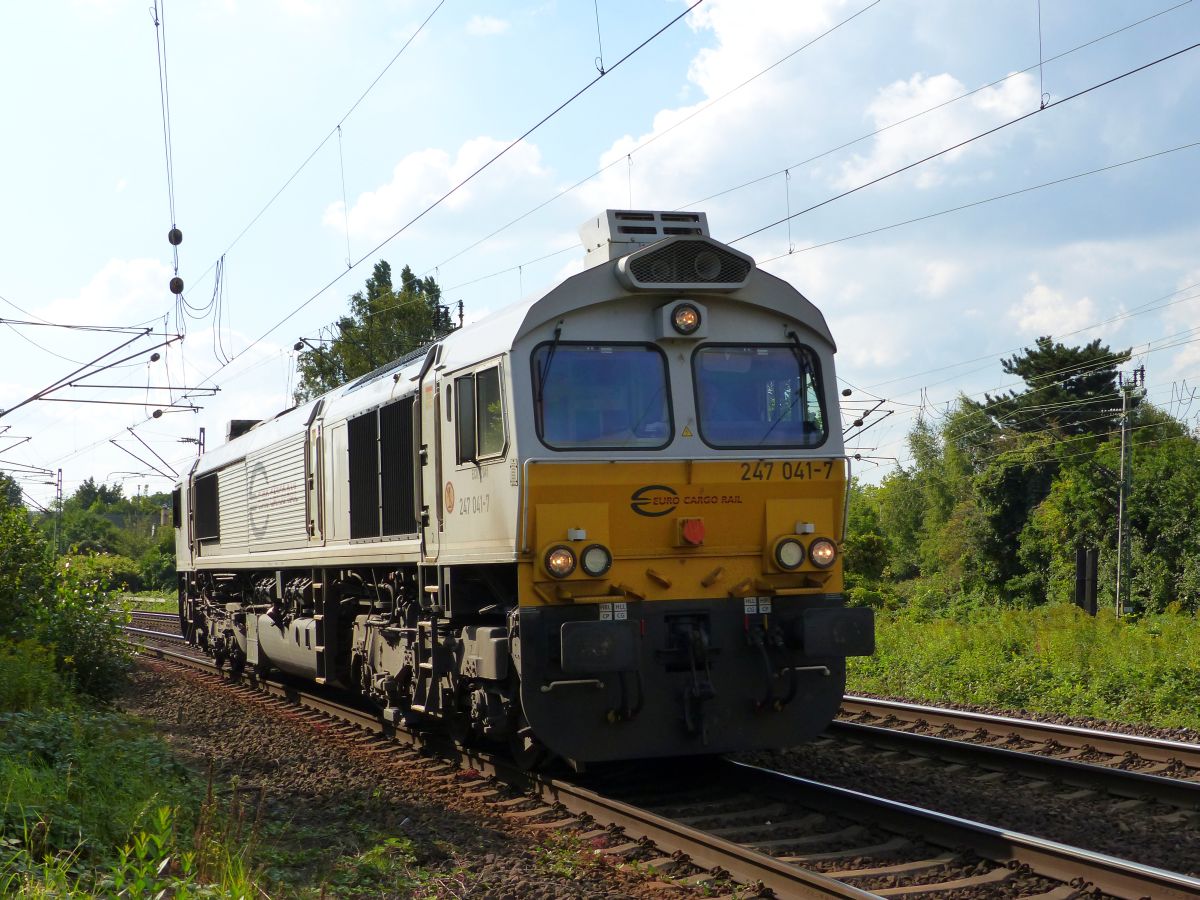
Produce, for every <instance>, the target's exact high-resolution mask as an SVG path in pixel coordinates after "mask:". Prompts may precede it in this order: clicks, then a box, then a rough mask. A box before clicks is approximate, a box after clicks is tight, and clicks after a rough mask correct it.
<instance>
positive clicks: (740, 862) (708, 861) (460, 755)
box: [146, 647, 877, 900]
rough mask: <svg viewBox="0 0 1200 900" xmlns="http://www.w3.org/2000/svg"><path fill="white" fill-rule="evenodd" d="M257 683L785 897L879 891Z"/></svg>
mask: <svg viewBox="0 0 1200 900" xmlns="http://www.w3.org/2000/svg"><path fill="white" fill-rule="evenodd" d="M146 652H147V653H148V654H149V655H152V656H156V657H159V658H161V659H167V660H170V661H173V662H178V663H181V664H183V665H186V666H189V667H192V668H196V669H200V670H202V671H207V672H210V673H213V672H217V671H219V670H218V669H217V667H216V665H215V664H214V663H212V662H211V661H209V660H207V659H201V658H198V657H194V656H187V655H185V654H181V653H176V652H173V651H171V650H166V649H164V648H161V647H148V648H146ZM256 686H257V688H258V689H260V690H262V691H264V692H265V693H267V694H269V695H271V696H275V697H280V698H283V699H286V700H288V701H290V702H292V703H294V704H296V705H298V706H301V707H304V708H306V709H311V710H313V711H315V712H319V713H325V714H327V715H333V716H336V717H337V718H339V719H342V720H343V721H345V722H348V723H350V724H352V725H356V726H358V727H360V728H362V729H364V730H365V731H367V732H369V733H371V734H377V735H382V736H385V737H388V738H392V739H394V740H396V741H397V742H398V743H399V744H401V745H405V746H408V747H410V748H413V749H416V750H427V751H430V752H432V753H435V754H437V755H439V756H442V757H444V758H449V759H450V760H451V761H453V762H454V763H456V764H457V765H459V766H460V767H462V768H465V769H474V770H476V771H478V772H479V773H480V774H481V775H484V776H489V777H492V778H494V779H496V780H497V781H500V782H503V783H504V784H506V785H509V786H510V787H513V788H515V789H516V790H518V791H521V792H523V793H526V794H528V795H529V796H530V797H531V798H536V799H537V800H540V801H541V802H543V803H546V804H561V806H562V807H564V808H565V809H567V810H568V811H569V812H571V813H573V814H575V815H588V816H591V817H592V818H593V819H595V820H596V821H597V822H602V823H604V824H605V825H607V826H614V827H619V828H623V829H625V830H626V831H627V832H629V833H630V834H633V835H637V836H639V837H642V838H645V839H648V840H651V841H654V842H655V843H659V844H661V845H662V846H663V847H667V848H670V849H671V850H673V851H678V852H682V853H685V854H687V856H688V857H690V858H691V860H692V861H693V863H694V864H695V865H697V866H699V867H701V868H706V869H713V870H720V871H724V872H727V873H729V874H730V875H731V876H732V877H733V878H735V879H737V880H738V881H742V882H746V883H754V882H761V883H762V884H763V886H764V887H768V888H771V889H772V890H774V891H776V892H777V893H778V894H779V895H780V896H784V897H814V898H815V897H838V898H848V900H866V898H873V897H876V896H877V895H876V894H872V893H871V892H869V891H863V890H860V889H859V888H855V887H853V886H851V885H848V884H844V883H843V882H840V881H836V880H834V879H832V878H827V877H825V876H824V875H821V874H819V873H817V872H811V871H808V870H805V869H801V868H798V867H796V866H792V865H789V864H788V863H784V862H781V861H779V860H777V859H775V858H773V857H771V856H768V855H767V854H765V853H760V852H758V851H756V850H752V849H750V848H748V847H744V846H742V845H739V844H735V843H733V842H732V841H727V840H724V839H723V838H720V837H717V836H715V835H710V834H706V833H705V832H703V831H700V830H698V829H695V828H690V827H688V826H686V825H682V824H680V823H678V822H674V821H672V820H671V819H669V818H666V817H664V816H659V815H656V814H655V813H652V812H650V811H648V810H644V809H640V808H638V807H636V806H633V805H631V804H628V803H624V802H622V801H620V800H616V799H613V798H611V797H606V796H604V795H603V794H600V793H598V792H596V791H593V790H590V789H589V788H586V787H582V786H580V785H578V784H573V783H572V782H570V781H568V780H565V779H560V778H554V777H552V776H548V775H542V774H539V773H530V772H524V771H522V770H520V769H519V768H517V767H516V766H514V765H513V764H511V763H508V762H506V761H504V760H503V759H501V758H498V757H496V756H494V755H492V754H490V753H487V752H483V751H477V750H473V749H464V748H462V747H459V746H457V745H455V744H454V742H453V741H451V740H450V739H449V738H446V737H444V736H442V735H440V734H429V733H425V732H422V731H420V730H409V729H406V728H404V727H403V726H401V727H393V726H391V725H389V724H388V723H384V722H382V721H381V720H380V719H379V716H378V714H376V713H373V712H368V711H366V710H362V709H357V708H355V707H353V706H350V705H347V704H344V703H339V702H337V701H335V700H331V699H330V698H328V697H324V696H320V695H318V694H315V693H311V692H309V691H305V690H302V689H300V688H297V687H294V686H292V685H288V684H284V683H282V682H277V681H273V680H270V679H267V680H262V679H260V680H258V681H257V682H256Z"/></svg>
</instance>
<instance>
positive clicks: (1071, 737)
mask: <svg viewBox="0 0 1200 900" xmlns="http://www.w3.org/2000/svg"><path fill="white" fill-rule="evenodd" d="M842 709H843V710H844V711H846V712H849V713H852V714H858V713H871V714H873V715H879V714H880V711H881V710H882V711H883V712H884V714H891V713H899V714H904V715H909V716H916V717H919V718H921V719H923V720H924V721H925V722H926V723H927V724H928V725H930V726H932V727H935V728H936V727H940V726H943V725H949V726H951V727H954V728H959V729H962V727H963V724H964V723H967V724H968V727H970V726H974V727H983V728H987V729H990V730H999V729H1004V730H1005V732H1006V733H1012V734H1016V735H1018V736H1020V737H1022V738H1025V739H1026V740H1030V741H1035V742H1040V743H1044V742H1046V741H1049V740H1054V741H1057V742H1059V743H1060V744H1062V743H1065V744H1066V745H1067V746H1077V747H1078V746H1083V745H1084V744H1086V745H1087V746H1089V747H1091V748H1093V749H1095V750H1098V751H1100V752H1101V753H1110V754H1113V755H1114V756H1123V755H1125V754H1126V753H1136V754H1137V755H1138V756H1140V757H1142V758H1143V759H1148V760H1153V761H1155V762H1162V763H1170V762H1174V761H1176V760H1178V761H1179V762H1181V763H1183V764H1184V765H1186V766H1189V767H1190V768H1195V769H1200V743H1189V742H1187V741H1172V740H1167V739H1165V738H1155V737H1147V736H1145V735H1137V734H1122V733H1120V732H1115V731H1100V730H1095V729H1090V728H1081V727H1079V726H1077V725H1056V724H1054V723H1052V722H1037V721H1034V720H1031V719H1018V718H1015V717H1013V716H1000V715H993V714H990V713H978V712H969V711H966V710H958V709H941V708H939V707H936V706H925V705H923V704H920V703H904V702H900V701H897V700H876V699H875V698H873V697H859V696H853V695H847V696H845V697H843V698H842Z"/></svg>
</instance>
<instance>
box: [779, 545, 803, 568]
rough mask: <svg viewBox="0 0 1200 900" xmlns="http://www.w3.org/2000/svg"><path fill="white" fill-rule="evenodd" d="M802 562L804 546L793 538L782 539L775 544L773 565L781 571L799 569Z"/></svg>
mask: <svg viewBox="0 0 1200 900" xmlns="http://www.w3.org/2000/svg"><path fill="white" fill-rule="evenodd" d="M803 562H804V545H803V544H801V543H800V542H799V541H798V540H796V539H795V538H783V539H782V540H781V541H779V542H778V543H777V544H775V564H776V565H778V566H779V568H781V569H787V570H788V571H791V570H792V569H798V568H800V565H801V563H803Z"/></svg>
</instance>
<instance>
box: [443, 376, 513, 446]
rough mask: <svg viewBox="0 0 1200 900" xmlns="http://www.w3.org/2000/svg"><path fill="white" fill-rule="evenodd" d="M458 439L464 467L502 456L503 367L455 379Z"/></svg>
mask: <svg viewBox="0 0 1200 900" xmlns="http://www.w3.org/2000/svg"><path fill="white" fill-rule="evenodd" d="M454 400H455V402H454V435H455V447H456V448H457V451H456V458H457V461H458V463H459V464H460V465H461V464H462V463H465V462H476V461H478V460H483V459H489V458H491V457H496V456H501V455H503V453H504V449H505V445H506V443H507V442H506V440H505V433H504V400H503V396H502V394H501V391H500V367H499V366H491V367H489V368H487V369H480V370H479V371H478V372H472V373H471V374H469V375H462V376H460V377H458V378H455V379H454Z"/></svg>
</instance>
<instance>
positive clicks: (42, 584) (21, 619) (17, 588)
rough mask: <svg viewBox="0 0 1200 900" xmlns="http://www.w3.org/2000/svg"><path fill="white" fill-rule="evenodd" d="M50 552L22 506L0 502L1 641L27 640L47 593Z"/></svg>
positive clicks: (50, 573)
mask: <svg viewBox="0 0 1200 900" xmlns="http://www.w3.org/2000/svg"><path fill="white" fill-rule="evenodd" d="M52 572H53V565H52V562H51V555H50V550H49V548H48V547H47V545H46V542H45V541H44V540H43V539H42V536H41V535H40V534H39V532H38V531H37V529H35V528H34V527H33V526H32V525H31V524H30V522H29V514H28V513H27V512H26V511H25V509H24V508H22V507H14V506H8V505H7V504H3V503H0V638H10V639H21V638H24V637H27V636H28V634H29V628H30V626H31V623H32V618H33V613H34V610H35V609H36V608H37V607H38V606H39V605H40V604H41V602H42V599H43V598H44V597H45V596H46V595H47V594H48V593H49V591H50V585H51V581H52V578H51V576H52Z"/></svg>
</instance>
